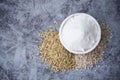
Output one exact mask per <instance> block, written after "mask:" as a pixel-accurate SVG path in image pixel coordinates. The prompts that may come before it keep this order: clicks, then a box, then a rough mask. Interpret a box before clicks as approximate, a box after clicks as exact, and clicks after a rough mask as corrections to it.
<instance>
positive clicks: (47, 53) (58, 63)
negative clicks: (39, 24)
mask: <svg viewBox="0 0 120 80" xmlns="http://www.w3.org/2000/svg"><path fill="white" fill-rule="evenodd" d="M40 36H41V37H42V38H43V39H44V40H43V43H42V46H41V52H42V60H43V61H47V62H49V64H50V67H51V68H52V69H54V70H55V71H66V70H71V69H74V68H75V64H76V63H75V55H74V54H72V53H70V52H68V51H67V50H66V49H65V48H64V47H63V46H62V44H61V43H60V40H59V36H58V32H57V31H55V30H52V29H50V30H48V31H46V32H44V33H42V34H41V35H40Z"/></svg>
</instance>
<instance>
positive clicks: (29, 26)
mask: <svg viewBox="0 0 120 80" xmlns="http://www.w3.org/2000/svg"><path fill="white" fill-rule="evenodd" d="M79 12H85V13H88V14H90V15H92V16H93V17H95V18H96V19H97V20H98V21H99V23H101V22H106V23H107V24H108V25H110V29H111V32H112V34H113V37H112V39H111V40H110V41H109V42H108V43H107V48H106V49H105V53H104V59H103V61H102V62H99V63H98V64H97V65H95V66H94V67H93V68H91V69H86V70H85V69H83V70H72V71H67V72H53V71H52V70H51V69H50V68H49V67H47V64H46V63H43V62H42V61H41V59H40V58H39V57H37V56H36V55H37V54H38V53H39V51H38V50H37V49H36V46H38V43H36V42H35V40H40V41H42V39H40V38H39V35H38V34H39V33H40V32H43V31H45V30H47V29H49V28H51V27H53V28H54V27H55V25H54V20H56V21H58V25H57V26H56V27H57V29H59V26H60V24H61V22H62V21H63V20H64V19H65V18H66V17H67V16H69V15H70V14H73V13H79ZM40 44H41V42H40ZM33 53H34V55H33ZM31 55H33V57H31ZM0 80H120V0H0Z"/></svg>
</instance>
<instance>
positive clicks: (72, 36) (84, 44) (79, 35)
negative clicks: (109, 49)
mask: <svg viewBox="0 0 120 80" xmlns="http://www.w3.org/2000/svg"><path fill="white" fill-rule="evenodd" d="M99 31H100V30H99V27H98V24H96V23H95V21H94V18H92V17H91V16H89V15H85V14H81V15H75V16H72V17H70V18H69V19H68V20H67V21H66V22H65V23H64V25H63V28H62V31H61V38H62V41H63V42H62V43H63V44H64V47H65V48H66V49H68V50H69V51H70V52H72V51H75V52H85V51H87V50H89V49H91V48H92V47H93V46H95V44H96V43H97V42H98V39H99V37H100V32H99Z"/></svg>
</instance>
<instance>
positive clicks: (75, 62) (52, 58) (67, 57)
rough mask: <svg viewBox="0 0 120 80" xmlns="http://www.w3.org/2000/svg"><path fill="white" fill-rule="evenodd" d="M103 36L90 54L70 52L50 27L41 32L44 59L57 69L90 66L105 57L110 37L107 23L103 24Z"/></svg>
mask: <svg viewBox="0 0 120 80" xmlns="http://www.w3.org/2000/svg"><path fill="white" fill-rule="evenodd" d="M101 30H102V36H101V41H100V43H99V45H98V46H97V47H96V48H95V49H94V50H93V51H92V52H90V53H88V54H79V55H75V54H72V53H70V52H68V51H67V50H66V49H65V48H64V47H63V46H62V44H61V43H60V40H59V36H58V32H57V31H56V30H53V29H50V30H47V31H45V32H44V33H42V34H40V37H42V38H43V39H44V40H43V43H42V46H39V49H40V50H41V54H42V60H43V61H47V62H48V63H49V64H50V67H51V68H52V69H53V70H55V71H66V70H71V69H75V68H77V69H85V68H90V67H92V66H93V65H94V64H96V63H97V62H99V61H100V60H102V58H103V52H104V48H105V46H106V41H107V39H108V38H109V32H110V31H109V28H108V26H107V25H106V24H104V23H103V24H102V25H101Z"/></svg>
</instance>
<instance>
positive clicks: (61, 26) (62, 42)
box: [59, 13, 101, 54]
mask: <svg viewBox="0 0 120 80" xmlns="http://www.w3.org/2000/svg"><path fill="white" fill-rule="evenodd" d="M77 15H86V16H89V17H90V18H91V19H92V20H93V21H94V23H95V24H96V25H97V26H96V27H98V32H99V33H98V36H99V37H98V40H97V42H96V43H95V45H94V46H93V47H91V48H90V49H88V50H86V51H84V52H79V51H74V50H70V49H69V48H68V47H67V46H66V45H65V44H64V41H63V39H62V35H61V34H62V29H63V27H64V24H65V23H66V22H67V20H69V19H70V18H71V17H73V16H77ZM59 39H60V42H61V44H62V45H63V46H64V48H65V49H67V50H68V51H69V52H71V53H73V54H87V53H89V52H91V51H93V50H94V49H95V48H96V47H97V46H98V44H99V42H100V40H101V28H100V25H99V23H98V22H97V20H96V19H95V18H94V17H92V16H91V15H89V14H87V13H75V14H72V15H70V16H68V17H67V18H65V19H64V21H63V22H62V24H61V25H60V28H59Z"/></svg>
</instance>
